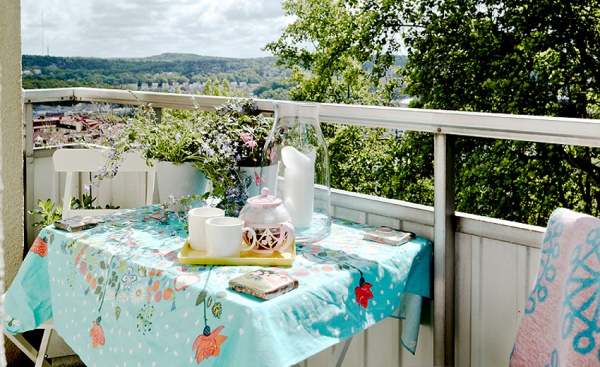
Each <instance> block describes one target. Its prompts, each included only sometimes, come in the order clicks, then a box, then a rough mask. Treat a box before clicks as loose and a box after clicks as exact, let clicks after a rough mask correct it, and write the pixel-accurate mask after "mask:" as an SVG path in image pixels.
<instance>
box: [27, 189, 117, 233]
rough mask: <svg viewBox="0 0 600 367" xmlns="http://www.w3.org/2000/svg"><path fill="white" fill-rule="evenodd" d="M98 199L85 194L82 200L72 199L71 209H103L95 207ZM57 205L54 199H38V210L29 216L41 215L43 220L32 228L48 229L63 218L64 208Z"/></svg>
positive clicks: (114, 207)
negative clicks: (47, 227)
mask: <svg viewBox="0 0 600 367" xmlns="http://www.w3.org/2000/svg"><path fill="white" fill-rule="evenodd" d="M95 200H96V198H92V196H91V195H87V194H83V195H82V200H79V199H76V198H75V197H72V198H71V209H74V210H78V209H103V208H102V207H101V206H100V205H93V202H94V201H95ZM55 205H56V204H55V203H54V202H52V199H50V198H48V199H46V200H42V199H38V209H33V210H29V211H28V213H29V214H33V215H41V216H42V219H40V220H38V221H36V222H34V223H33V224H32V225H31V226H32V227H40V226H41V227H46V226H49V225H51V224H54V222H56V221H57V220H59V219H61V218H62V207H61V206H60V205H59V206H57V207H54V206H55ZM119 208H120V207H119V206H114V205H112V204H106V205H105V206H104V209H119Z"/></svg>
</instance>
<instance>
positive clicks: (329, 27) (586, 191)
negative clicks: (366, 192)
mask: <svg viewBox="0 0 600 367" xmlns="http://www.w3.org/2000/svg"><path fill="white" fill-rule="evenodd" d="M598 5H600V4H599V2H598V0H582V1H578V2H563V1H559V0H543V1H538V2H535V3H532V2H531V1H526V0H408V1H388V0H365V1H356V0H339V1H334V0H330V1H318V0H287V1H285V2H284V9H285V11H286V14H288V15H293V16H296V17H297V18H296V20H295V21H294V22H293V23H292V24H290V26H288V27H287V28H286V29H285V30H284V33H283V34H282V36H281V38H280V39H279V40H278V41H277V42H274V43H271V44H268V45H267V46H266V49H268V50H270V51H271V52H273V54H274V55H275V56H278V57H279V58H280V62H281V63H282V64H283V65H286V67H288V68H289V69H291V70H292V77H291V79H292V81H293V82H296V83H297V87H296V88H295V89H294V90H293V91H292V97H293V98H296V99H297V98H301V99H312V100H316V101H334V102H347V103H348V102H355V103H357V102H358V103H370V104H373V103H381V104H393V103H394V96H395V93H397V91H398V89H397V88H398V86H400V85H402V86H405V89H404V93H406V94H408V95H412V96H417V97H418V98H419V99H418V101H417V102H416V103H415V106H417V107H420V108H436V109H449V110H461V111H480V112H500V113H517V114H529V115H545V116H562V117H583V118H596V117H598V111H599V109H598V107H599V106H598V96H599V95H600V94H599V91H600V85H599V83H600V78H599V76H600V75H599V73H600V65H599V62H600V61H599V60H600V58H599V56H600V22H599V21H598V20H599V19H600V10H599V9H600V7H599V6H598ZM401 40H404V42H405V47H406V51H407V53H408V61H407V63H406V65H405V67H404V68H396V69H394V66H395V55H397V54H398V53H399V52H400V51H402V50H403V49H402V41H401ZM365 65H372V67H370V68H369V67H365ZM393 72H395V73H397V74H398V75H400V76H401V79H397V78H393V76H394V73H393ZM400 81H402V82H400ZM344 90H345V91H346V92H347V93H345V94H344V93H343V91H344ZM375 91H376V92H375ZM374 92H375V93H376V95H377V96H376V97H375V98H371V99H369V96H368V94H369V93H374ZM401 140H402V144H401V145H400V147H395V148H394V149H396V151H397V152H400V151H402V152H403V154H409V155H410V156H412V157H416V156H417V154H415V153H419V154H423V155H425V156H429V155H430V154H431V152H432V150H433V147H432V139H431V137H430V136H428V135H427V134H418V133H408V134H404V135H403V137H402V139H401ZM359 145H360V144H359ZM410 147H412V148H410ZM400 148H402V149H400ZM411 149H412V150H411ZM417 150H419V151H417ZM363 153H364V152H363V151H358V152H353V153H348V154H363ZM598 153H599V152H598V150H596V149H590V148H581V147H567V146H558V145H543V144H532V143H527V142H513V141H494V140H482V139H459V140H458V141H457V199H458V203H457V208H458V210H462V211H468V212H471V213H475V214H482V215H490V216H495V217H498V218H504V219H512V220H518V221H523V222H528V223H532V224H542V223H545V222H546V220H547V217H548V215H549V213H550V212H551V211H552V210H553V209H554V208H555V207H557V206H568V207H571V208H574V209H577V210H581V211H585V212H588V213H590V214H598V207H599V205H598V201H599V200H600V190H599V187H600V167H598V166H597V164H596V162H598V156H599V155H598ZM332 158H335V157H333V156H332ZM396 158H397V159H402V158H403V157H402V156H400V155H397V156H396ZM430 165H431V164H430V163H429V164H427V167H430ZM403 171H405V173H408V174H405V178H407V181H402V182H403V185H402V186H403V188H404V189H403V190H402V191H401V192H397V193H394V195H397V196H396V197H398V198H401V199H404V200H409V199H410V197H411V193H413V194H414V193H415V192H416V190H415V189H416V188H417V187H418V185H420V184H421V183H422V182H424V180H425V181H426V180H429V179H431V176H430V174H431V169H429V168H426V169H423V166H415V165H410V166H404V167H403ZM422 189H423V188H421V190H422ZM413 197H414V196H413ZM429 197H430V195H423V198H421V199H422V200H425V201H427V200H428V198H429ZM423 203H424V204H430V203H429V202H423Z"/></svg>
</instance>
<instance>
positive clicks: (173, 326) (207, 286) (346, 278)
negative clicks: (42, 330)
mask: <svg viewBox="0 0 600 367" xmlns="http://www.w3.org/2000/svg"><path fill="white" fill-rule="evenodd" d="M159 211H160V207H159V206H150V207H145V208H141V209H136V210H128V211H123V212H120V213H118V214H116V215H112V216H105V220H106V222H105V223H103V224H101V225H99V226H97V227H95V228H93V229H89V230H85V231H81V232H75V233H69V232H66V231H62V230H57V229H55V228H54V227H53V226H49V227H46V228H45V229H43V230H42V231H41V232H40V234H39V237H38V238H37V239H36V241H35V243H34V244H33V246H32V248H31V250H30V252H29V254H28V255H27V257H26V258H25V261H24V262H23V265H22V266H21V268H20V270H19V272H18V274H17V277H16V278H15V280H14V282H13V283H12V285H11V287H10V289H9V290H8V292H7V295H6V298H5V320H4V325H5V327H6V329H7V330H8V331H9V332H13V333H16V332H22V331H26V330H31V329H34V328H36V327H37V326H38V325H39V324H41V323H43V322H44V321H46V320H47V319H49V318H50V317H52V316H53V317H54V321H55V328H56V330H57V331H58V333H59V334H60V335H61V336H62V337H63V338H64V339H65V341H66V342H67V343H68V344H69V345H70V346H71V347H72V348H73V350H74V351H75V352H76V353H77V354H79V356H80V357H81V359H82V360H83V362H84V363H85V364H86V365H88V366H125V365H126V366H167V365H176V366H183V365H193V366H195V365H198V364H200V365H202V366H260V367H265V366H272V367H281V366H289V365H292V364H294V363H298V362H300V361H302V360H304V359H305V358H307V357H309V356H311V355H313V354H315V353H317V352H319V351H321V350H323V349H325V348H327V347H329V346H331V345H333V344H336V343H337V342H339V341H340V340H343V339H346V338H348V337H351V336H353V335H354V334H357V333H359V332H360V331H362V330H364V329H366V328H368V327H369V326H371V325H373V324H375V323H376V322H378V321H380V320H382V319H384V318H386V317H388V316H390V315H393V314H396V315H397V314H398V313H400V315H399V316H401V317H402V316H406V320H405V326H404V327H403V328H404V329H406V330H407V331H408V332H409V334H410V335H403V340H402V342H403V344H404V345H405V347H407V348H408V349H409V350H411V349H412V350H411V351H413V352H414V347H415V346H416V338H417V334H418V325H419V318H420V307H415V305H419V304H420V303H419V302H420V297H415V296H414V295H417V296H424V297H429V296H430V284H431V278H430V266H431V256H432V255H431V254H432V249H431V244H430V243H429V242H428V241H426V240H424V239H419V238H418V239H416V240H414V241H412V242H409V243H407V244H404V245H402V246H401V247H390V246H387V245H380V244H377V243H374V242H369V241H364V240H362V233H363V232H364V229H365V228H366V227H365V226H363V225H360V224H357V223H353V222H348V221H341V220H336V221H335V223H334V225H333V227H332V233H331V235H330V236H329V237H328V238H327V239H325V240H323V241H320V242H317V243H315V244H312V245H303V244H298V245H297V258H296V260H295V261H294V264H293V266H292V267H289V268H279V271H281V272H284V273H287V274H289V275H292V276H293V277H295V278H297V279H298V280H299V283H300V286H299V288H298V289H296V290H293V291H292V292H290V293H287V294H284V295H281V296H279V297H276V298H274V299H272V300H269V301H262V300H259V299H257V298H253V297H251V296H248V295H244V294H240V293H236V292H234V291H232V290H230V289H228V281H229V279H230V278H232V277H234V276H237V275H239V274H241V273H246V272H250V271H252V270H254V269H257V268H258V267H257V266H196V265H194V266H186V265H182V264H180V263H179V262H178V260H177V253H178V252H179V250H180V249H181V247H182V245H183V244H184V242H185V239H186V237H187V233H186V231H185V229H184V222H183V221H182V220H179V219H178V218H176V217H174V216H172V215H171V216H169V217H168V220H160V219H155V218H160V215H154V214H156V212H159ZM158 214H160V213H158ZM405 292H411V293H412V294H411V296H410V297H407V295H408V293H405ZM402 298H404V300H403V301H402V302H401V299H402ZM409 299H410V300H411V301H415V300H416V302H406V301H407V300H409ZM402 313H407V314H406V315H403V314H402ZM405 334H406V333H405Z"/></svg>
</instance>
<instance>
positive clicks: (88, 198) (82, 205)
mask: <svg viewBox="0 0 600 367" xmlns="http://www.w3.org/2000/svg"><path fill="white" fill-rule="evenodd" d="M94 201H96V198H93V197H92V195H87V194H83V195H82V199H81V200H79V199H77V198H75V197H72V198H71V209H73V210H79V209H119V208H120V206H114V205H112V204H106V205H105V206H104V208H102V206H100V205H94V204H93V203H94Z"/></svg>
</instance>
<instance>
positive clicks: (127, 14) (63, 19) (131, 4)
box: [21, 0, 291, 58]
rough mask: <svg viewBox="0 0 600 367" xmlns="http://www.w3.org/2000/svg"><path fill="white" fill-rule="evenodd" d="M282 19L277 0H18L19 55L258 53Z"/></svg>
mask: <svg viewBox="0 0 600 367" xmlns="http://www.w3.org/2000/svg"><path fill="white" fill-rule="evenodd" d="M290 22H291V18H289V17H285V16H284V14H283V10H282V9H281V1H280V0H126V1H121V0H41V1H40V0H21V39H22V53H23V54H25V55H42V54H43V55H47V54H49V55H50V56H82V57H100V58H120V57H147V56H154V55H160V54H162V53H166V52H174V53H191V54H197V55H203V56H220V57H236V58H251V57H264V56H270V54H269V53H268V52H265V51H261V48H263V47H264V46H265V45H266V44H267V43H268V42H271V41H276V40H277V39H278V37H279V36H280V35H281V33H282V30H283V28H284V27H285V26H286V25H287V24H288V23H290Z"/></svg>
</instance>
